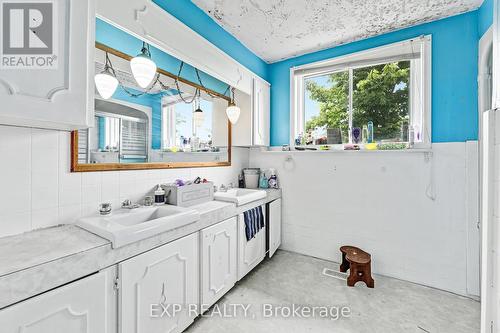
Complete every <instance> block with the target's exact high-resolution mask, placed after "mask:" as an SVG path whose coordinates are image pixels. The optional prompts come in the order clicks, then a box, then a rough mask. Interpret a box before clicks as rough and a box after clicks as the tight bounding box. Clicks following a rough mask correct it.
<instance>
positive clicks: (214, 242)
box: [201, 217, 238, 308]
mask: <svg viewBox="0 0 500 333" xmlns="http://www.w3.org/2000/svg"><path fill="white" fill-rule="evenodd" d="M237 225H238V222H237V218H236V217H233V218H231V219H229V220H226V221H224V222H221V223H219V224H216V225H214V226H212V227H210V228H207V229H204V230H202V231H201V304H202V306H203V308H208V307H210V306H211V305H213V304H214V303H215V302H217V300H218V299H219V298H221V297H222V296H223V295H224V294H225V293H226V292H228V291H229V290H230V289H231V288H232V287H233V286H234V284H235V283H236V278H237V266H236V265H237V251H238V239H237V237H238V234H237Z"/></svg>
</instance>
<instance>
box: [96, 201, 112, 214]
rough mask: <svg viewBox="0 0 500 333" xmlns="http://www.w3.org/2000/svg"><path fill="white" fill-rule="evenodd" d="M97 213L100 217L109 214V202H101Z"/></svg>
mask: <svg viewBox="0 0 500 333" xmlns="http://www.w3.org/2000/svg"><path fill="white" fill-rule="evenodd" d="M99 213H100V214H101V215H109V214H111V204H110V203H109V202H103V203H102V204H100V205H99Z"/></svg>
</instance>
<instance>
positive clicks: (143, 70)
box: [130, 42, 157, 88]
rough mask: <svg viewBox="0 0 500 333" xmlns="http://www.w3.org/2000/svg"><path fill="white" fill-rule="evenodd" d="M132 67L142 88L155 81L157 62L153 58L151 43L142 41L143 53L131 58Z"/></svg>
mask: <svg viewBox="0 0 500 333" xmlns="http://www.w3.org/2000/svg"><path fill="white" fill-rule="evenodd" d="M130 69H131V70H132V74H133V75H134V78H135V80H136V81H137V84H138V85H139V86H140V87H141V88H147V87H148V86H149V85H150V84H151V82H152V81H153V79H154V77H155V74H156V69H157V67H156V64H155V62H154V61H153V60H151V52H150V51H149V44H147V43H145V42H142V49H141V53H139V54H138V55H137V56H136V57H135V58H133V59H132V60H130Z"/></svg>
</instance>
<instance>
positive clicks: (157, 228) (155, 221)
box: [77, 205, 200, 248]
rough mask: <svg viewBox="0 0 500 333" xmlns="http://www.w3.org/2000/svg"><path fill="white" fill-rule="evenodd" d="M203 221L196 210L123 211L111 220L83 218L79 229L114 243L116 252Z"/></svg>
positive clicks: (116, 212)
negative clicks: (200, 220) (120, 248)
mask: <svg viewBox="0 0 500 333" xmlns="http://www.w3.org/2000/svg"><path fill="white" fill-rule="evenodd" d="M199 219H200V214H199V213H198V212H197V211H196V210H193V209H188V208H183V207H177V206H171V205H162V206H153V207H140V208H136V209H119V210H116V211H113V212H112V214H111V215H107V216H101V215H96V216H91V217H83V218H81V219H79V220H78V222H77V225H78V226H80V227H82V228H84V229H86V230H88V231H90V232H92V233H94V234H97V235H99V236H101V237H104V238H106V239H108V240H109V241H111V243H112V246H113V248H117V247H120V246H124V245H127V244H130V243H133V242H137V241H139V240H141V239H145V238H149V237H152V236H154V235H157V234H159V233H162V232H165V231H169V230H172V229H175V228H179V227H182V226H185V225H188V224H191V223H194V222H196V221H198V220H199Z"/></svg>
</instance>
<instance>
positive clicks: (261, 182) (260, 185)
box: [259, 172, 269, 188]
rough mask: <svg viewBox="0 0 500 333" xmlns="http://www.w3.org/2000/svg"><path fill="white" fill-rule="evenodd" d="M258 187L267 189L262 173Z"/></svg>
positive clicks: (262, 173) (266, 182)
mask: <svg viewBox="0 0 500 333" xmlns="http://www.w3.org/2000/svg"><path fill="white" fill-rule="evenodd" d="M259 187H260V188H269V184H268V181H267V177H266V175H265V174H264V172H261V173H260V180H259Z"/></svg>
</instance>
